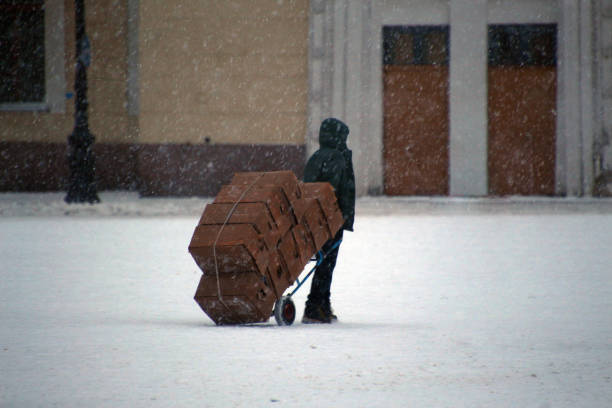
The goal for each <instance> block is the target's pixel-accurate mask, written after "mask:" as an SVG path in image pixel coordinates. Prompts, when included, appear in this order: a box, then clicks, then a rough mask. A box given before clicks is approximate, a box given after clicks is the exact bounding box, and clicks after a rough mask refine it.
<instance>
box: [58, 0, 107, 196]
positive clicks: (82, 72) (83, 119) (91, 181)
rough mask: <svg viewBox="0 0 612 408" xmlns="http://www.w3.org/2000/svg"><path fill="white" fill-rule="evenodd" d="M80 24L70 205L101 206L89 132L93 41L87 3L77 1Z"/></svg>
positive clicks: (71, 139)
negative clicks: (88, 30)
mask: <svg viewBox="0 0 612 408" xmlns="http://www.w3.org/2000/svg"><path fill="white" fill-rule="evenodd" d="M75 16H76V18H75V23H76V30H75V31H76V57H77V58H76V60H77V61H76V72H75V81H74V88H75V93H76V97H75V101H74V106H75V113H74V129H73V131H72V134H70V136H68V167H69V169H70V180H69V185H68V193H67V194H66V197H65V198H64V200H65V201H66V202H67V203H85V202H88V203H91V204H93V203H98V202H100V198H99V197H98V192H97V189H96V183H95V173H96V165H95V157H94V153H93V143H94V140H95V137H94V135H92V134H91V133H90V132H89V118H88V114H87V107H88V105H89V103H88V101H87V67H88V66H89V64H90V61H91V50H90V46H89V39H88V38H87V34H85V5H84V0H75Z"/></svg>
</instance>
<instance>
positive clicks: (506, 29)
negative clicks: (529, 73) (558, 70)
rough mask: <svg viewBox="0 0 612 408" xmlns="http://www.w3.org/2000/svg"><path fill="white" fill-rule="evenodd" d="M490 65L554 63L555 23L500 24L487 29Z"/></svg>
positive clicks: (546, 64) (548, 64)
mask: <svg viewBox="0 0 612 408" xmlns="http://www.w3.org/2000/svg"><path fill="white" fill-rule="evenodd" d="M488 37H489V39H488V41H489V65H490V66H508V65H518V66H529V65H538V66H555V65H557V26H556V25H555V24H522V25H513V24H504V25H490V26H489V28H488Z"/></svg>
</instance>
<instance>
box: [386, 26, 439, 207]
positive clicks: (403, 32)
mask: <svg viewBox="0 0 612 408" xmlns="http://www.w3.org/2000/svg"><path fill="white" fill-rule="evenodd" d="M447 44H448V30H447V28H446V27H385V57H384V58H385V64H384V71H383V86H384V98H383V109H384V140H383V142H384V150H383V159H384V192H385V194H387V195H448V190H449V177H448V160H449V159H448V128H449V126H448V53H447Z"/></svg>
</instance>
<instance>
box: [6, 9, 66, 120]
mask: <svg viewBox="0 0 612 408" xmlns="http://www.w3.org/2000/svg"><path fill="white" fill-rule="evenodd" d="M63 3H64V2H63V0H46V1H45V0H0V110H10V111H22V110H24V111H32V110H45V111H51V112H63V111H64V110H65V78H64V58H65V55H64V26H63V21H64V4H63Z"/></svg>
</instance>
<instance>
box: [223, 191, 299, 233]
mask: <svg viewBox="0 0 612 408" xmlns="http://www.w3.org/2000/svg"><path fill="white" fill-rule="evenodd" d="M238 201H239V202H241V203H264V204H266V206H267V207H268V211H270V214H271V215H272V219H273V220H274V223H275V225H276V228H277V229H278V230H279V233H280V234H281V236H282V234H284V233H285V232H286V231H287V230H289V229H290V228H291V227H292V226H293V225H295V224H296V220H295V216H294V215H293V210H292V206H291V203H290V202H289V201H288V200H287V198H286V197H285V195H284V193H283V190H282V189H281V188H280V187H273V186H247V185H232V184H229V185H225V186H223V187H221V190H220V191H219V193H218V194H217V197H215V200H214V201H213V203H215V204H223V203H225V204H234V203H235V202H238Z"/></svg>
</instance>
